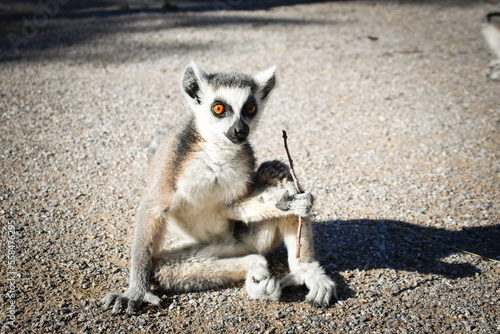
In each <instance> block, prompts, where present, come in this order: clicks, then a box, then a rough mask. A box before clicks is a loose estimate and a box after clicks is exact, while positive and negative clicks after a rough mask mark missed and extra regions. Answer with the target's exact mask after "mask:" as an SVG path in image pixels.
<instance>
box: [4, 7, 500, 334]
mask: <svg viewBox="0 0 500 334" xmlns="http://www.w3.org/2000/svg"><path fill="white" fill-rule="evenodd" d="M58 1H59V2H51V3H52V4H54V3H56V4H57V3H63V2H67V4H66V5H64V6H61V7H57V8H55V7H54V9H53V11H52V12H51V13H53V15H52V14H51V15H50V16H53V17H51V19H50V20H44V17H43V15H41V14H40V10H41V7H40V3H42V2H43V1H42V2H40V3H38V1H20V2H18V3H17V4H16V5H13V4H2V5H0V37H1V40H0V51H1V55H0V80H1V84H0V110H1V122H0V137H1V142H0V156H1V159H0V172H1V174H0V201H1V208H0V221H1V225H2V234H1V235H2V247H3V250H2V252H1V254H0V262H1V263H2V276H1V277H2V278H1V281H0V287H1V291H2V296H1V300H0V305H1V308H2V312H1V313H0V314H1V315H0V328H1V330H0V332H1V333H8V332H18V333H28V332H29V333H31V332H62V333H94V332H111V333H121V332H123V333H126V332H131V331H139V332H152V333H155V332H160V331H161V332H179V333H180V332H184V333H201V332H207V333H210V332H228V333H236V332H238V333H239V332H241V333H249V332H266V333H300V332H339V333H340V332H345V333H364V332H374V333H376V332H378V333H436V332H442V333H476V332H477V333H498V332H499V331H500V306H499V305H500V301H499V294H500V286H499V283H498V282H499V277H500V265H499V263H498V260H500V246H499V243H498V240H500V222H499V216H500V200H499V198H500V186H499V184H500V167H499V166H500V149H499V148H500V134H499V129H500V84H499V83H498V82H493V81H489V80H488V79H487V78H486V74H487V73H488V67H487V64H488V62H489V60H490V59H491V57H492V55H491V54H490V52H489V50H488V48H487V46H486V43H485V42H484V40H483V39H482V36H481V33H480V28H481V18H482V16H483V15H484V14H485V13H486V12H488V11H491V10H495V9H496V10H498V9H499V6H500V4H499V2H498V1H492V0H489V1H475V2H470V3H469V2H458V1H453V2H452V1H450V2H442V1H433V2H424V1H412V2H403V3H395V2H383V1H376V2H317V3H316V2H311V3H302V4H299V1H282V2H283V3H284V5H283V6H278V5H279V1H274V2H273V1H252V2H251V4H250V5H248V4H247V5H245V6H246V7H243V5H242V4H241V2H240V1H222V0H221V1H214V2H211V1H205V2H203V1H191V2H184V3H180V2H179V3H178V8H177V9H172V7H173V5H175V3H174V2H173V1H172V2H170V9H161V7H162V4H163V2H162V1H145V0H144V1H129V2H127V3H126V4H125V2H118V1H107V2H105V5H104V4H102V3H100V2H98V1H87V2H84V1H77V0H73V1H69V2H68V1H67V0H65V1H62V0H58ZM2 3H3V2H2ZM37 3H38V5H37ZM43 3H45V2H43ZM103 3H104V2H103ZM228 4H232V5H233V7H236V8H235V10H225V11H216V10H213V9H217V8H221V7H227V5H228ZM239 5H241V6H240V7H239ZM249 6H250V7H252V8H253V9H251V10H248V7H249ZM174 7H175V6H174ZM56 9H57V11H56ZM226 9H227V8H226ZM29 11H31V14H29ZM33 13H35V15H34V14H33ZM37 13H38V14H37ZM35 23H36V25H34V24H35ZM16 36H17V37H16ZM9 38H10V41H9ZM13 45H14V47H13ZM14 48H17V53H16V52H14V50H13V49H14ZM191 59H193V60H195V61H196V62H197V63H198V65H199V66H200V67H202V68H205V69H208V70H227V69H237V70H240V71H245V72H250V73H256V72H258V71H260V70H263V69H266V68H268V67H270V66H272V65H274V64H276V65H277V66H278V75H279V82H280V84H279V87H278V89H277V90H276V91H275V92H274V95H273V96H272V97H271V100H270V102H269V105H268V108H267V112H266V114H265V115H263V118H262V123H261V126H260V128H259V130H258V133H255V134H254V136H253V138H252V141H253V144H254V147H255V151H256V153H257V155H258V159H259V161H265V160H269V159H276V158H279V159H282V160H285V159H286V155H285V152H284V150H283V148H282V139H281V129H286V130H287V132H288V135H289V146H290V150H291V153H292V155H293V157H294V160H295V163H296V169H297V174H298V176H299V179H300V180H301V181H302V183H303V185H304V186H305V187H307V188H310V189H312V190H313V192H314V194H315V195H316V206H315V209H314V220H315V222H316V224H315V225H314V231H315V235H316V246H317V249H318V251H317V253H318V259H319V260H320V261H321V262H322V264H323V265H324V267H325V268H326V269H327V271H328V273H329V274H330V275H331V276H332V277H333V278H334V279H335V280H336V282H337V283H338V287H339V291H338V292H339V296H338V297H339V300H338V301H337V302H335V303H334V304H332V306H331V307H328V308H319V309H316V308H313V307H311V306H309V305H308V304H307V303H305V302H304V297H305V294H306V290H305V289H303V288H294V289H289V290H286V291H285V293H284V294H283V297H282V301H280V302H275V303H266V302H258V301H251V300H248V298H247V297H246V296H245V294H244V292H243V289H242V287H241V286H237V287H234V288H228V289H222V290H218V291H208V292H199V293H189V294H177V295H171V294H168V295H167V296H163V300H164V305H163V307H162V308H146V309H143V310H142V311H141V312H140V313H138V314H137V315H136V316H132V317H130V318H127V317H125V316H123V315H118V316H115V317H113V316H111V315H110V314H109V312H103V311H101V310H100V309H99V308H98V301H99V299H100V298H101V297H103V296H104V295H105V294H106V293H107V292H109V291H123V290H124V289H125V288H126V286H127V277H128V267H129V249H130V246H129V245H130V239H131V224H132V221H133V217H134V214H135V211H136V208H137V206H138V202H139V199H140V196H141V193H142V191H143V190H144V182H143V178H142V175H143V171H144V170H145V168H146V165H147V148H148V145H149V143H150V141H151V139H152V138H153V137H154V136H155V134H156V133H158V132H159V131H168V130H169V129H172V128H173V127H175V126H176V125H177V124H179V122H181V121H182V119H183V118H184V117H185V116H186V105H185V102H184V100H183V97H182V96H181V94H180V89H179V80H180V75H181V73H182V70H183V68H184V67H185V66H186V65H187V64H188V62H189V61H190V60H191ZM461 250H467V251H469V252H471V253H474V254H471V253H465V252H463V251H461ZM475 254H479V255H482V256H483V257H479V256H477V255H475ZM485 257H487V258H485ZM488 258H489V259H488ZM491 259H493V260H496V262H495V261H492V260H491ZM271 262H272V263H273V264H274V266H275V268H276V273H277V274H278V275H282V274H283V273H284V272H285V270H286V258H285V252H284V250H283V249H278V250H277V251H276V253H275V254H273V256H272V257H271Z"/></svg>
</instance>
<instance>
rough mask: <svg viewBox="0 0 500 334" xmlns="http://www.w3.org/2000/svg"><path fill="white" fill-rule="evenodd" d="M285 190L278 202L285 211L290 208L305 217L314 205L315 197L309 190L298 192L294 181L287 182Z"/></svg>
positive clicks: (292, 211) (279, 206) (279, 207)
mask: <svg viewBox="0 0 500 334" xmlns="http://www.w3.org/2000/svg"><path fill="white" fill-rule="evenodd" d="M285 189H286V190H285V192H284V193H283V195H282V197H281V199H280V200H279V201H278V203H277V204H276V207H277V208H278V209H280V210H283V211H288V210H290V213H291V214H294V215H297V216H301V217H305V216H307V215H308V214H309V211H311V209H312V207H313V205H314V197H313V195H312V194H311V193H310V192H309V191H305V192H302V193H298V192H297V189H296V188H295V184H294V183H293V182H290V181H288V182H286V183H285Z"/></svg>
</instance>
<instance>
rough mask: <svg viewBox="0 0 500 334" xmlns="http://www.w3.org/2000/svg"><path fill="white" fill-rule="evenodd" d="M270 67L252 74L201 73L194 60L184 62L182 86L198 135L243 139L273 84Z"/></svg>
mask: <svg viewBox="0 0 500 334" xmlns="http://www.w3.org/2000/svg"><path fill="white" fill-rule="evenodd" d="M274 71H275V69H274V68H271V69H269V70H267V71H265V72H262V73H260V74H258V75H256V76H255V77H252V76H250V75H246V74H243V73H236V72H231V73H215V74H205V73H203V72H202V71H200V70H199V69H198V68H197V67H196V65H194V64H191V65H190V66H188V67H187V68H186V71H185V72H184V77H183V80H182V88H183V90H184V92H185V94H186V96H187V99H188V102H189V104H190V106H191V108H192V109H193V111H194V115H195V119H196V124H197V128H198V131H199V132H200V135H201V136H202V137H203V138H204V139H205V140H206V141H207V142H212V143H217V144H230V143H232V144H241V143H244V142H245V141H246V140H247V138H248V136H249V134H250V133H251V132H252V128H253V127H254V126H255V125H256V123H257V120H258V118H259V115H260V113H261V111H262V110H263V107H264V103H265V101H266V99H267V97H268V95H269V93H270V92H271V90H272V89H273V88H274V86H275V83H276V79H275V74H274Z"/></svg>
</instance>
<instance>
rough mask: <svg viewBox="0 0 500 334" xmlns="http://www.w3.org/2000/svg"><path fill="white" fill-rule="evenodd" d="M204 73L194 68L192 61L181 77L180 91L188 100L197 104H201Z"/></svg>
mask: <svg viewBox="0 0 500 334" xmlns="http://www.w3.org/2000/svg"><path fill="white" fill-rule="evenodd" d="M205 76H206V75H205V73H204V72H203V71H202V70H200V69H199V68H198V66H196V64H195V63H194V62H193V61H192V62H191V63H189V65H188V66H187V67H186V69H185V70H184V75H183V76H182V82H181V85H182V90H183V92H184V93H185V94H186V95H187V97H188V98H189V99H192V100H194V101H195V102H196V103H197V104H200V103H201V98H202V95H203V94H202V87H203V86H204V83H205Z"/></svg>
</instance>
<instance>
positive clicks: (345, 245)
mask: <svg viewBox="0 0 500 334" xmlns="http://www.w3.org/2000/svg"><path fill="white" fill-rule="evenodd" d="M313 229H314V236H315V247H316V257H317V259H318V260H319V261H320V262H321V264H322V265H323V267H324V268H325V269H326V271H327V272H328V274H329V275H330V276H332V278H333V279H334V280H335V281H336V283H337V285H338V291H337V292H338V297H339V299H340V300H344V299H347V298H349V297H351V296H352V295H353V292H352V291H350V289H349V288H348V287H347V286H346V284H345V283H344V280H343V278H342V277H341V276H340V275H339V274H338V272H342V271H346V270H354V269H359V270H369V269H377V268H392V269H396V270H405V271H418V272H419V273H424V274H436V275H440V276H443V277H447V278H451V279H455V278H461V277H469V276H473V275H475V274H476V273H479V272H480V270H479V268H477V267H476V266H474V265H473V264H471V263H466V262H459V263H458V262H457V263H453V261H449V262H444V261H441V259H443V258H445V257H447V256H448V255H451V254H453V253H458V252H460V251H461V250H465V251H468V252H472V253H474V254H477V255H481V256H485V257H488V258H491V259H495V260H500V243H499V242H498V240H500V225H493V226H486V227H470V228H467V229H462V230H458V231H453V230H447V229H440V228H432V227H423V226H419V225H415V224H409V223H406V222H402V221H393V220H350V221H328V222H318V223H315V224H314V225H313ZM269 260H270V262H271V265H272V266H273V267H278V274H281V273H280V271H281V270H280V268H286V250H285V249H284V248H283V247H280V248H278V249H277V250H276V251H275V252H273V254H272V255H271V256H270V257H269ZM401 292H402V291H401ZM306 293H307V291H306V290H304V291H302V290H301V289H299V291H298V294H296V293H293V294H292V293H284V294H283V299H284V300H285V301H288V302H294V301H299V300H302V299H303V297H304V295H305V294H306ZM399 293H400V292H397V293H395V294H399Z"/></svg>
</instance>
